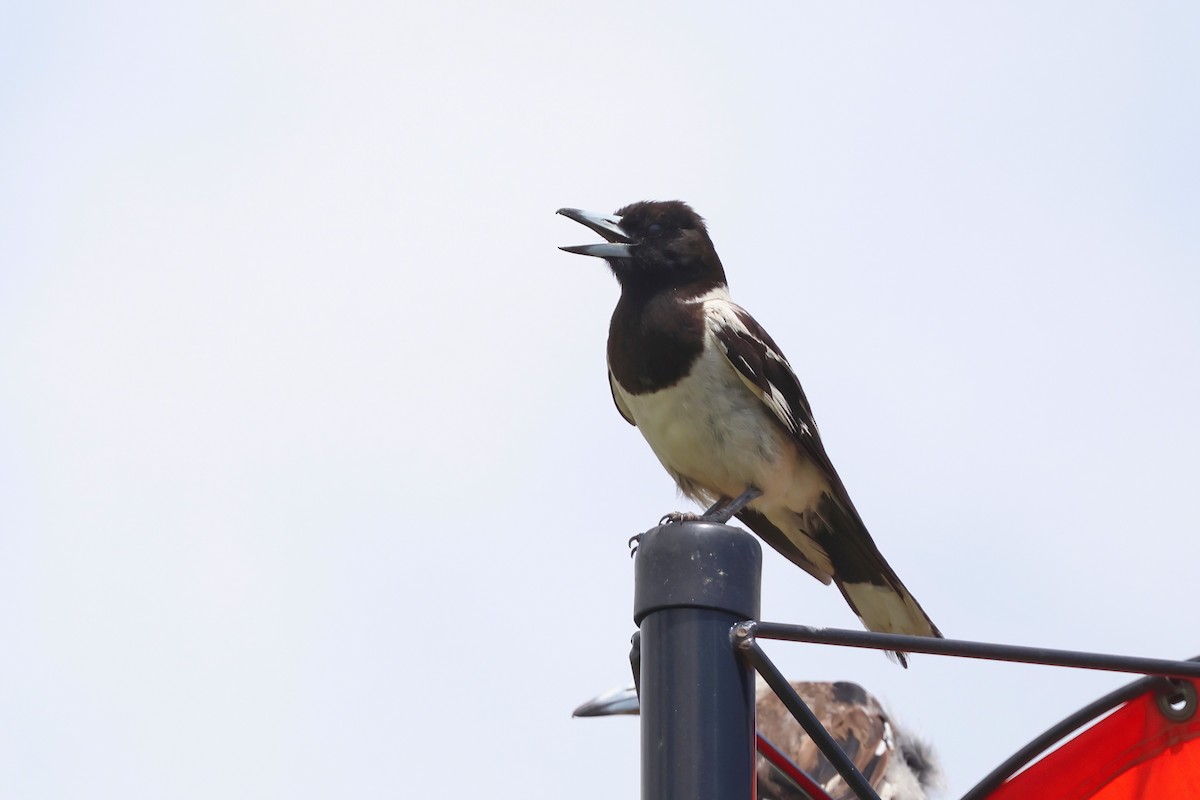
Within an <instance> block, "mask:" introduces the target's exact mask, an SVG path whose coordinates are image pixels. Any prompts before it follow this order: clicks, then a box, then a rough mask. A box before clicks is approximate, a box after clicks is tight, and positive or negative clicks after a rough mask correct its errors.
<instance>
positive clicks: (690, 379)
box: [614, 334, 795, 505]
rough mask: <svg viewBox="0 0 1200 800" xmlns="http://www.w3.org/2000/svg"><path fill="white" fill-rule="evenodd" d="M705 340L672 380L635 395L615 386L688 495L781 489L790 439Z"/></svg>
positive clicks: (707, 497) (784, 487)
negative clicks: (685, 369)
mask: <svg viewBox="0 0 1200 800" xmlns="http://www.w3.org/2000/svg"><path fill="white" fill-rule="evenodd" d="M709 338H710V339H711V338H712V337H711V334H710V335H709ZM706 345H707V346H706V347H705V348H704V351H703V352H702V354H701V355H700V357H699V358H698V360H697V361H696V363H695V364H693V365H692V369H691V371H690V372H689V373H688V375H687V376H686V377H685V378H683V379H682V380H681V381H679V382H678V383H676V384H675V385H674V386H671V387H669V388H667V389H663V390H661V391H658V392H653V393H650V394H641V395H635V394H630V393H629V392H626V391H625V390H624V389H623V388H622V387H621V386H620V385H619V384H615V385H614V391H616V392H617V393H619V395H620V402H621V403H622V404H624V406H625V408H627V409H628V410H629V412H630V414H631V415H632V416H633V419H634V422H635V423H636V424H637V426H638V429H639V430H640V431H641V432H642V435H643V436H644V437H645V438H646V441H647V442H648V443H649V444H650V447H651V449H653V450H654V454H655V455H656V456H658V459H659V461H661V462H662V464H663V466H664V467H666V468H667V471H668V472H670V473H671V475H672V476H673V477H674V478H675V479H676V482H677V483H679V485H680V489H682V490H683V491H684V493H685V494H687V495H689V496H691V497H693V498H694V499H697V500H700V501H709V500H712V499H714V498H715V497H717V496H725V497H736V496H737V495H738V494H741V492H743V491H744V490H745V489H746V488H747V487H748V486H750V485H754V486H757V487H758V488H759V489H762V490H763V491H764V494H765V495H771V494H773V493H775V492H783V493H784V494H786V491H787V487H788V485H789V484H790V482H791V475H790V473H791V469H789V467H790V465H791V464H792V463H793V462H794V461H795V458H794V456H792V452H793V449H792V445H791V443H790V442H788V441H787V439H786V437H785V435H784V434H783V432H782V430H781V429H780V428H779V426H778V425H777V424H776V423H775V422H774V421H773V420H772V419H771V418H770V416H769V414H770V412H769V411H768V410H767V408H766V406H764V405H763V403H762V401H761V400H759V398H757V397H755V396H754V395H753V394H752V393H751V392H750V391H749V390H748V389H747V388H746V386H745V384H744V383H743V382H742V380H741V379H740V378H739V377H738V375H737V373H736V372H735V371H734V369H733V367H732V366H731V365H730V364H729V362H728V360H726V358H725V356H724V355H723V354H722V353H721V351H720V348H719V346H718V345H717V343H716V342H715V341H709V342H707V343H706ZM785 455H787V456H789V457H786V458H785V457H784V456H785ZM692 484H694V485H695V486H693V485H692ZM697 488H698V489H700V490H703V491H702V492H699V491H696V489H697ZM765 499H767V498H766V497H764V500H765ZM756 505H759V504H757V503H756Z"/></svg>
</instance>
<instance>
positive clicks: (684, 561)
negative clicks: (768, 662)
mask: <svg viewBox="0 0 1200 800" xmlns="http://www.w3.org/2000/svg"><path fill="white" fill-rule="evenodd" d="M761 565H762V548H761V547H760V546H759V544H758V542H757V541H756V540H755V539H754V537H753V536H751V535H750V534H748V533H745V532H744V531H741V530H738V529H737V528H732V527H729V526H725V525H718V524H714V523H707V522H684V523H679V524H673V525H666V526H660V527H658V528H654V529H652V530H650V531H647V532H646V533H644V534H643V535H642V537H641V541H640V543H639V545H638V550H637V559H636V561H635V566H634V621H635V622H637V624H638V626H639V627H640V628H641V636H640V652H641V664H640V673H641V680H640V681H639V684H640V694H641V731H642V800H679V798H688V800H753V798H754V797H755V794H756V787H755V750H754V745H755V741H754V671H753V670H752V669H750V667H749V665H748V664H747V663H746V662H745V661H744V660H743V659H742V658H739V657H738V654H737V652H736V650H735V649H734V646H733V643H732V642H731V641H730V638H729V631H730V629H731V628H732V627H733V626H734V625H735V624H736V623H738V622H739V621H741V620H743V619H746V618H747V617H755V616H757V615H758V611H759V581H760V572H761Z"/></svg>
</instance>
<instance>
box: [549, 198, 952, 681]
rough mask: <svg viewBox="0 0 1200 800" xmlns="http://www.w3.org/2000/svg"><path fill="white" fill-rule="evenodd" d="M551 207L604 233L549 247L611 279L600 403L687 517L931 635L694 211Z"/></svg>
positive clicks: (870, 623)
mask: <svg viewBox="0 0 1200 800" xmlns="http://www.w3.org/2000/svg"><path fill="white" fill-rule="evenodd" d="M558 213H560V214H562V215H564V216H566V217H568V218H570V219H573V220H575V221H576V222H580V223H582V224H584V225H586V226H587V227H589V228H591V229H592V230H594V231H596V232H597V233H599V234H600V235H601V236H603V237H604V238H605V239H606V240H607V241H606V242H604V243H602V244H601V243H598V244H590V245H578V246H572V247H564V248H562V249H563V250H566V251H567V252H570V253H579V254H581V255H588V256H598V257H600V258H603V259H605V260H606V261H607V262H608V265H609V267H610V268H611V269H612V271H613V274H614V275H615V276H616V278H617V281H618V282H619V283H620V285H621V298H620V300H619V301H618V302H617V307H616V309H615V310H614V311H613V316H612V322H611V323H610V325H609V329H608V379H609V386H610V388H611V389H612V396H613V400H614V401H615V403H616V405H617V410H618V411H620V412H621V416H623V417H624V418H625V419H626V420H627V421H628V422H629V423H630V424H631V425H636V426H637V427H638V429H639V430H640V431H641V432H642V435H643V436H644V437H645V438H646V441H647V442H648V443H649V444H650V448H651V449H652V450H653V451H654V454H655V455H656V456H658V460H659V461H661V462H662V465H663V466H664V467H666V469H667V472H668V473H670V475H671V477H672V478H674V479H675V483H676V484H678V486H679V489H680V491H681V492H682V493H683V494H684V495H685V496H687V497H689V498H691V499H693V500H695V501H697V502H700V503H703V504H713V505H712V507H711V508H710V509H709V510H708V511H707V512H705V514H704V515H702V516H701V517H699V519H705V520H713V521H719V522H725V521H726V520H728V519H729V518H730V516H733V515H736V516H737V518H738V519H740V520H741V521H742V522H743V523H745V524H746V525H747V526H748V527H749V528H750V529H751V530H752V531H754V532H755V533H757V534H758V535H759V536H760V537H762V539H763V540H764V541H766V542H767V543H768V544H770V545H771V546H772V547H774V548H775V549H776V550H778V551H779V552H780V553H782V554H783V555H784V556H786V557H787V558H788V559H790V560H791V561H793V562H794V563H795V564H797V565H798V566H799V567H801V568H802V569H804V570H806V571H807V572H808V573H809V574H810V575H812V576H813V577H815V578H817V579H818V580H820V581H821V582H822V583H825V584H828V583H829V582H830V581H833V582H834V583H836V584H837V587H838V588H839V589H840V590H841V592H842V595H843V596H844V597H845V598H846V602H848V603H849V604H850V607H851V608H852V609H853V610H854V612H855V613H856V614H857V615H858V617H859V619H861V620H862V622H863V624H864V625H865V626H866V627H867V628H869V629H870V630H873V631H881V632H884V633H905V634H912V635H918V636H941V633H940V632H939V631H938V629H937V627H936V626H935V625H934V624H933V621H932V620H930V619H929V616H928V615H927V614H926V613H925V611H924V610H923V609H922V608H921V606H920V604H918V603H917V601H916V599H915V598H914V597H913V596H912V595H911V594H910V593H909V591H908V590H907V589H906V588H904V584H903V583H901V582H900V578H898V577H897V576H896V573H895V572H894V571H893V570H892V568H891V567H890V566H888V563H887V562H886V561H885V560H884V558H883V555H882V554H881V553H880V552H879V548H878V547H876V546H875V542H874V541H872V539H871V536H870V534H868V533H867V528H866V526H865V525H864V524H863V521H862V519H861V518H860V517H859V515H858V511H856V510H855V508H854V504H853V503H852V502H851V501H850V495H849V494H847V492H846V487H845V486H843V485H842V480H841V478H839V477H838V474H837V471H836V470H834V468H833V464H832V463H831V462H830V460H829V456H828V455H826V453H825V447H824V445H822V444H821V438H820V435H819V434H818V433H817V425H816V423H815V422H814V421H813V415H812V410H811V409H810V408H809V405H808V399H807V398H806V397H805V396H804V390H803V389H802V388H800V381H799V380H797V378H796V375H795V373H794V372H793V371H792V368H791V366H790V365H789V364H788V362H787V359H785V358H784V356H783V353H782V351H781V350H780V349H779V347H778V346H777V345H776V344H775V342H774V341H773V340H772V339H771V337H770V335H768V334H767V332H766V331H765V330H763V328H762V326H760V325H759V324H758V323H757V322H755V320H754V318H753V317H751V316H750V315H749V314H748V313H747V312H746V311H745V310H744V309H742V308H741V307H739V306H737V305H735V304H734V303H733V301H732V300H731V299H730V297H729V287H728V285H727V282H726V279H725V269H724V267H723V266H722V265H721V259H720V258H718V257H717V251H716V249H715V248H714V247H713V244H712V240H711V239H709V236H708V230H707V229H706V228H705V225H704V220H703V219H701V218H700V215H699V214H697V213H696V212H695V211H693V210H692V209H691V207H690V206H688V205H687V204H685V203H682V202H679V201H669V202H641V203H634V204H632V205H628V206H625V207H624V208H622V209H620V210H619V211H617V212H616V213H615V214H595V213H589V212H586V211H581V210H579V209H574V208H563V209H559V211H558ZM668 517H669V518H671V519H674V520H675V521H679V520H680V519H684V518H696V517H695V515H688V514H678V513H677V514H673V515H668ZM896 655H897V657H898V658H899V660H900V662H901V663H902V664H905V665H907V663H906V661H905V658H904V655H903V654H902V653H898V654H896Z"/></svg>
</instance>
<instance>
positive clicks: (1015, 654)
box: [754, 622, 1200, 678]
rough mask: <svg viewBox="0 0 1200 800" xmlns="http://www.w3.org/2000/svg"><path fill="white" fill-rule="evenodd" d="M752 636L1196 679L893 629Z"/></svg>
mask: <svg viewBox="0 0 1200 800" xmlns="http://www.w3.org/2000/svg"><path fill="white" fill-rule="evenodd" d="M754 635H756V636H757V637H758V638H760V639H784V640H787V641H792V642H812V643H815V644H836V645H842V646H845V647H866V648H871V649H875V650H898V651H900V652H905V653H929V654H931V655H941V656H959V657H961V658H983V659H989V660H992V661H1015V662H1020V663H1025V664H1045V665H1048V666H1055V667H1076V668H1078V669H1094V670H1101V671H1105V672H1131V673H1136V674H1142V675H1163V676H1165V677H1170V678H1200V663H1196V662H1194V661H1172V660H1169V659H1163V658H1140V657H1138V656H1115V655H1106V654H1103V653H1084V652H1079V651H1076V650H1054V649H1051V648H1048V647H1023V646H1020V645H1012V644H994V643H990V642H970V641H965V640H962V639H933V638H930V637H927V636H904V635H901V634H896V633H874V632H871V631H851V630H845V629H843V628H813V627H810V626H807V625H784V624H781V623H778V622H758V623H754Z"/></svg>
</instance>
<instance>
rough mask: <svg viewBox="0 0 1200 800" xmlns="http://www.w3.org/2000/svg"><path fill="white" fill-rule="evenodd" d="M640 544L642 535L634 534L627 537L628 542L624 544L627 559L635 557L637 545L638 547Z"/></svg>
mask: <svg viewBox="0 0 1200 800" xmlns="http://www.w3.org/2000/svg"><path fill="white" fill-rule="evenodd" d="M641 543H642V534H640V533H635V534H634V535H633V536H630V537H629V541H628V542H627V543H626V547H628V548H629V557H630V558H633V557H634V556H636V555H637V551H638V545H640V544H641Z"/></svg>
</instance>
